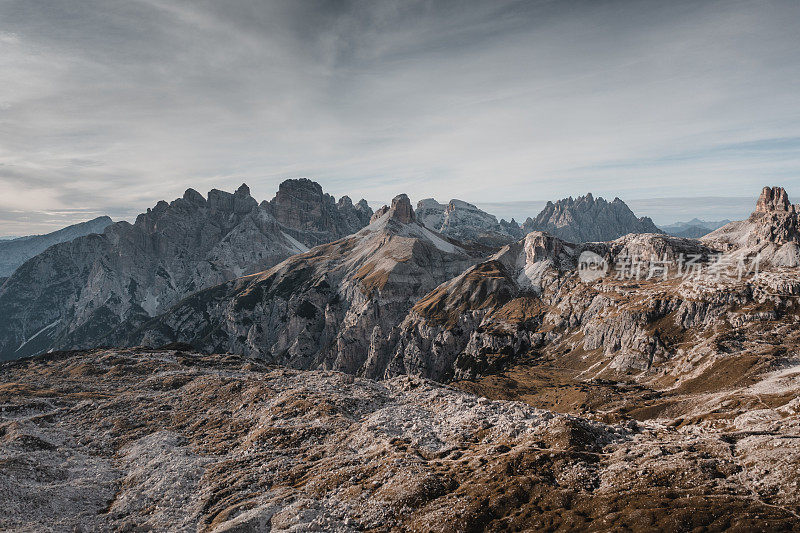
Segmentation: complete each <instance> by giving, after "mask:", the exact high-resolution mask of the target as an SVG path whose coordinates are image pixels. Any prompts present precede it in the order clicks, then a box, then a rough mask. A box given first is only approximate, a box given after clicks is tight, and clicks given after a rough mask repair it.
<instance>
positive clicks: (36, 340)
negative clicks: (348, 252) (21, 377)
mask: <svg viewBox="0 0 800 533" xmlns="http://www.w3.org/2000/svg"><path fill="white" fill-rule="evenodd" d="M371 215H372V210H371V209H369V207H368V206H367V205H366V202H364V201H361V202H359V203H358V204H356V205H353V203H352V202H351V201H350V199H349V198H347V197H343V198H342V199H341V200H339V202H338V203H337V202H336V201H335V200H334V199H333V198H332V197H331V196H329V195H326V194H323V192H322V189H321V187H320V186H319V185H318V184H316V183H314V182H311V181H309V180H288V181H286V182H284V183H283V184H281V187H280V189H279V191H278V194H277V195H276V197H275V198H274V199H273V200H272V201H270V202H262V204H261V205H259V204H258V202H256V200H255V199H253V198H252V197H251V196H250V191H249V189H248V187H247V186H246V185H242V186H241V187H240V188H239V189H238V190H237V191H236V192H235V193H228V192H223V191H219V190H216V189H215V190H212V191H210V192H209V193H208V197H207V198H205V197H203V196H202V195H201V194H200V193H198V192H197V191H195V190H193V189H189V190H187V191H186V193H185V194H184V195H183V197H182V198H178V199H176V200H174V201H172V202H170V203H167V202H164V201H161V202H158V203H157V204H156V205H155V207H153V208H152V209H148V210H147V212H146V213H142V214H141V215H139V216H138V217H137V219H136V221H135V223H133V224H130V223H128V222H124V221H123V222H117V223H115V224H112V225H110V226H108V227H107V228H105V231H104V232H103V233H102V234H90V235H86V236H83V237H78V238H76V239H74V240H72V241H70V242H65V243H62V244H57V245H55V246H52V247H50V248H48V249H47V250H45V251H44V252H43V253H41V254H39V255H37V256H36V257H34V258H32V259H31V260H29V261H27V262H26V263H24V264H23V265H22V266H21V267H19V268H18V269H17V270H16V271H15V272H14V273H13V275H12V276H11V277H10V278H9V279H8V280H7V281H6V282H5V283H4V284H3V285H2V287H1V288H0V310H2V312H1V313H0V314H2V316H3V317H4V320H3V321H2V323H0V358H2V359H8V358H15V357H22V356H25V355H30V354H34V353H40V352H43V351H48V350H51V349H55V348H71V347H84V346H94V345H98V344H104V343H106V342H108V341H109V339H112V338H115V336H116V335H119V334H120V333H119V332H124V331H129V330H132V329H135V328H136V327H138V326H140V325H141V324H142V323H144V322H146V321H147V320H149V319H150V318H151V317H153V316H156V315H158V314H161V313H163V312H165V311H166V310H168V309H169V308H170V307H171V306H172V305H174V304H176V303H177V302H178V301H180V300H181V299H183V298H185V297H187V296H189V295H191V294H192V293H194V292H196V291H199V290H202V289H204V288H206V287H211V286H215V285H218V284H219V283H223V282H225V281H228V280H230V279H234V278H237V277H239V276H242V275H245V274H251V273H255V272H260V271H263V270H264V269H267V268H269V267H271V266H273V265H275V264H277V263H279V262H280V261H283V260H284V259H286V258H288V257H290V256H291V255H294V254H297V253H300V252H305V251H307V250H308V248H309V247H310V246H314V245H317V244H319V243H320V242H326V241H328V240H334V239H337V238H340V237H342V236H345V235H349V234H351V233H353V232H355V231H357V230H359V229H360V228H361V227H363V226H364V225H366V223H367V222H368V221H369V218H370V216H371Z"/></svg>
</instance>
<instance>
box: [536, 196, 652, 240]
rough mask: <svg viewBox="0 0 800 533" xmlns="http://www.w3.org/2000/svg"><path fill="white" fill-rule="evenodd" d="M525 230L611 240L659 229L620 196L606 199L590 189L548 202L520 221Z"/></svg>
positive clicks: (576, 237) (566, 236)
mask: <svg viewBox="0 0 800 533" xmlns="http://www.w3.org/2000/svg"><path fill="white" fill-rule="evenodd" d="M522 228H523V230H524V231H525V233H530V232H531V231H546V232H549V233H552V234H553V235H555V236H557V237H559V238H561V239H564V240H565V241H569V242H593V241H612V240H614V239H617V238H619V237H621V236H623V235H627V234H628V233H661V230H659V229H658V228H657V227H656V226H655V224H653V221H652V220H650V219H649V218H647V217H642V218H638V217H636V215H634V213H633V211H631V210H630V208H629V207H628V206H627V205H626V204H625V202H623V201H622V200H620V199H619V198H614V201H613V202H611V203H609V202H607V201H606V200H605V199H604V198H602V197H597V198H595V197H594V196H593V195H592V194H591V193H589V194H587V195H585V196H579V197H578V198H576V199H573V198H572V197H569V198H564V199H562V200H559V201H558V202H555V203H553V202H547V205H545V207H544V209H542V211H541V212H540V213H539V214H538V215H537V216H536V218H535V219H532V218H530V217H529V218H528V219H527V220H526V221H525V223H524V224H523V225H522Z"/></svg>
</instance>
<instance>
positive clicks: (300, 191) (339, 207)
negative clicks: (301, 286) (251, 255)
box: [262, 178, 372, 246]
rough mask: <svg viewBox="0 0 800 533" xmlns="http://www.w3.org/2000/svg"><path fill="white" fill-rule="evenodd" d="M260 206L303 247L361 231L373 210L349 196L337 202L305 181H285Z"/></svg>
mask: <svg viewBox="0 0 800 533" xmlns="http://www.w3.org/2000/svg"><path fill="white" fill-rule="evenodd" d="M262 206H263V207H264V208H265V209H266V210H268V211H269V212H270V213H271V214H272V216H274V217H275V219H276V220H277V221H278V222H280V223H281V224H282V225H283V226H285V227H286V228H288V229H289V230H290V233H291V234H292V236H293V237H294V238H296V239H298V240H299V241H300V242H302V243H303V244H305V245H306V246H316V245H318V244H322V243H325V242H330V241H333V240H336V239H339V238H342V237H344V236H346V235H350V234H352V233H355V232H356V231H358V230H360V229H361V228H363V227H364V226H366V225H367V224H368V223H369V218H370V216H372V210H371V209H370V208H369V205H367V202H366V201H365V200H363V199H362V200H361V201H359V202H358V204H357V205H355V206H354V205H353V201H352V200H351V199H350V197H348V196H343V197H342V198H341V199H340V200H339V202H338V203H337V202H336V200H335V199H334V198H333V196H331V195H330V194H327V193H325V192H323V190H322V187H321V186H320V184H319V183H316V182H314V181H311V180H310V179H307V178H299V179H289V180H285V181H284V182H283V183H281V184H280V186H279V187H278V192H277V193H276V194H275V198H273V199H272V200H271V201H270V202H263V203H262Z"/></svg>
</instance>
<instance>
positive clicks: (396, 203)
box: [389, 194, 414, 224]
mask: <svg viewBox="0 0 800 533" xmlns="http://www.w3.org/2000/svg"><path fill="white" fill-rule="evenodd" d="M389 212H390V213H391V217H392V218H393V219H394V220H397V221H399V222H402V223H403V224H411V223H412V222H414V208H412V207H411V200H409V199H408V196H406V195H405V194H398V195H397V196H395V197H394V198H393V199H392V208H391V209H389Z"/></svg>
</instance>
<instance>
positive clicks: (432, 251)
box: [121, 194, 478, 376]
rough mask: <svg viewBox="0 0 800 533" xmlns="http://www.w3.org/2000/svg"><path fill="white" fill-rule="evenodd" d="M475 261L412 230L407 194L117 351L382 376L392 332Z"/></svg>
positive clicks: (189, 302) (185, 308) (181, 308)
mask: <svg viewBox="0 0 800 533" xmlns="http://www.w3.org/2000/svg"><path fill="white" fill-rule="evenodd" d="M477 261H478V258H477V257H473V256H472V255H470V253H469V252H467V251H466V250H465V249H463V248H462V247H460V246H459V245H458V244H456V243H454V242H451V241H450V240H448V239H447V237H445V236H442V235H439V234H436V233H434V232H432V231H430V230H429V229H427V228H425V227H424V226H422V225H420V224H419V223H418V222H416V219H415V216H414V211H413V209H412V208H411V203H410V201H409V199H408V197H407V196H406V195H404V194H403V195H399V196H397V197H396V198H395V199H394V200H393V202H392V206H391V207H388V206H385V208H383V209H380V210H378V212H377V213H375V215H374V216H373V222H372V223H371V224H370V225H369V226H367V227H366V228H364V229H362V230H361V231H359V232H357V233H356V234H354V235H352V236H350V237H347V238H344V239H340V240H338V241H335V242H333V243H329V244H326V245H322V246H318V247H316V248H313V249H311V250H310V251H309V252H308V253H305V254H300V255H297V256H294V257H291V258H289V259H287V260H286V261H284V262H282V263H280V264H278V265H276V266H275V267H273V268H271V269H269V270H267V271H265V272H264V273H262V274H259V275H258V276H255V277H250V278H242V279H240V280H236V281H232V282H229V283H226V284H223V285H220V286H217V287H213V288H210V289H207V290H205V291H201V292H199V293H197V294H195V295H193V296H192V297H190V298H187V299H185V300H184V301H183V302H181V303H180V304H179V305H177V306H175V307H174V308H172V309H170V310H169V311H168V312H167V313H165V314H163V315H162V316H159V317H157V318H155V319H154V320H152V321H151V322H149V323H147V324H145V325H144V326H143V328H142V329H141V331H139V332H137V333H136V334H135V335H133V336H130V337H127V338H125V339H123V340H122V341H121V342H124V343H127V344H134V345H135V344H148V345H161V344H166V343H169V342H175V341H179V342H187V343H191V344H193V345H196V346H198V347H201V348H203V349H205V350H211V351H231V352H235V353H243V354H248V355H252V356H258V357H261V358H264V359H265V360H267V361H271V362H274V363H280V364H286V365H289V366H292V367H295V368H303V369H307V368H330V369H335V370H341V371H344V372H348V373H357V374H363V375H367V376H381V375H383V374H384V373H385V365H386V361H387V360H388V353H389V350H391V349H392V347H393V345H392V343H393V342H394V339H393V338H392V332H393V331H394V329H395V327H396V326H397V324H398V323H399V322H400V321H401V320H402V319H403V317H404V316H405V315H406V314H407V313H408V311H409V309H411V307H412V306H413V305H414V302H415V301H416V300H417V299H418V298H420V297H421V296H422V295H423V294H425V293H427V292H429V291H430V290H432V289H433V288H434V287H436V286H437V285H438V284H440V283H442V282H443V281H445V280H447V279H450V278H452V277H453V276H456V275H458V274H459V273H461V272H463V271H464V269H466V268H467V267H469V266H470V265H472V264H474V263H475V262H477Z"/></svg>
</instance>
